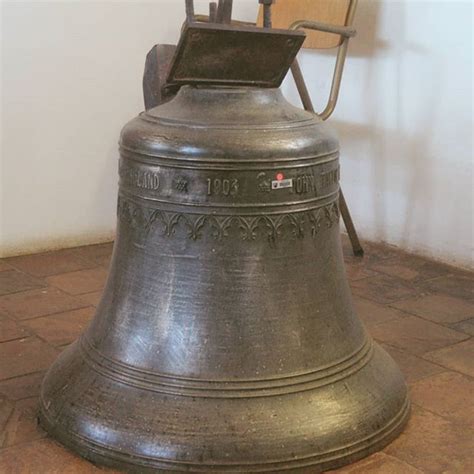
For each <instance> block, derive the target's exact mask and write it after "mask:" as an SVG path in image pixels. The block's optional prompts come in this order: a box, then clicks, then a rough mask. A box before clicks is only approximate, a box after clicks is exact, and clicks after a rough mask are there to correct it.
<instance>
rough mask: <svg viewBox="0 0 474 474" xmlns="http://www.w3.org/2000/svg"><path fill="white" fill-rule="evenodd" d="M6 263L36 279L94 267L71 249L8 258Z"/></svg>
mask: <svg viewBox="0 0 474 474" xmlns="http://www.w3.org/2000/svg"><path fill="white" fill-rule="evenodd" d="M7 262H8V263H9V264H10V265H12V266H14V267H15V268H17V269H18V270H21V271H22V272H25V273H28V274H30V275H33V276H37V277H46V276H51V275H56V274H58V273H66V272H74V271H77V270H83V269H85V268H91V267H94V266H96V265H95V264H94V263H93V262H89V261H87V260H85V259H82V258H80V256H78V255H77V254H76V253H75V251H74V250H72V249H66V250H57V251H55V252H46V253H37V254H34V255H22V256H20V257H12V258H8V259H7Z"/></svg>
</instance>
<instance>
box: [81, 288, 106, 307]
mask: <svg viewBox="0 0 474 474" xmlns="http://www.w3.org/2000/svg"><path fill="white" fill-rule="evenodd" d="M77 298H79V299H80V300H81V301H82V302H83V303H84V304H87V305H91V306H95V307H97V305H98V304H99V303H100V300H101V298H102V291H95V292H94V293H86V294H85V295H80V296H77Z"/></svg>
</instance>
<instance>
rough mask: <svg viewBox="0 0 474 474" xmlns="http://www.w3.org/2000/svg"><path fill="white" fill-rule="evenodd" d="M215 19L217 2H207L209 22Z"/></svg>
mask: <svg viewBox="0 0 474 474" xmlns="http://www.w3.org/2000/svg"><path fill="white" fill-rule="evenodd" d="M216 21H217V3H216V2H211V3H209V22H210V23H215V22H216Z"/></svg>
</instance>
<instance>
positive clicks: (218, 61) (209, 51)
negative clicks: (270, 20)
mask: <svg viewBox="0 0 474 474" xmlns="http://www.w3.org/2000/svg"><path fill="white" fill-rule="evenodd" d="M304 39H305V34H304V33H303V32H301V31H289V30H275V29H264V28H258V27H252V26H230V25H222V24H204V23H190V24H187V25H186V26H185V28H184V30H183V33H182V34H181V38H180V41H179V43H178V49H177V51H176V55H175V57H174V59H173V62H172V64H171V69H170V73H169V76H168V81H167V82H168V83H169V84H177V85H184V84H201V83H205V84H214V85H240V86H257V87H278V86H280V84H281V83H282V81H283V79H284V78H285V76H286V74H287V72H288V69H289V68H290V66H291V63H292V62H293V60H294V58H295V56H296V54H297V53H298V51H299V49H300V48H301V45H302V44H303V42H304Z"/></svg>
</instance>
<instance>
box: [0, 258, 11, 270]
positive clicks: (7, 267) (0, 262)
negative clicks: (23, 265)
mask: <svg viewBox="0 0 474 474" xmlns="http://www.w3.org/2000/svg"><path fill="white" fill-rule="evenodd" d="M6 270H13V267H12V266H11V265H8V263H7V262H5V260H4V259H0V272H4V271H6Z"/></svg>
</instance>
